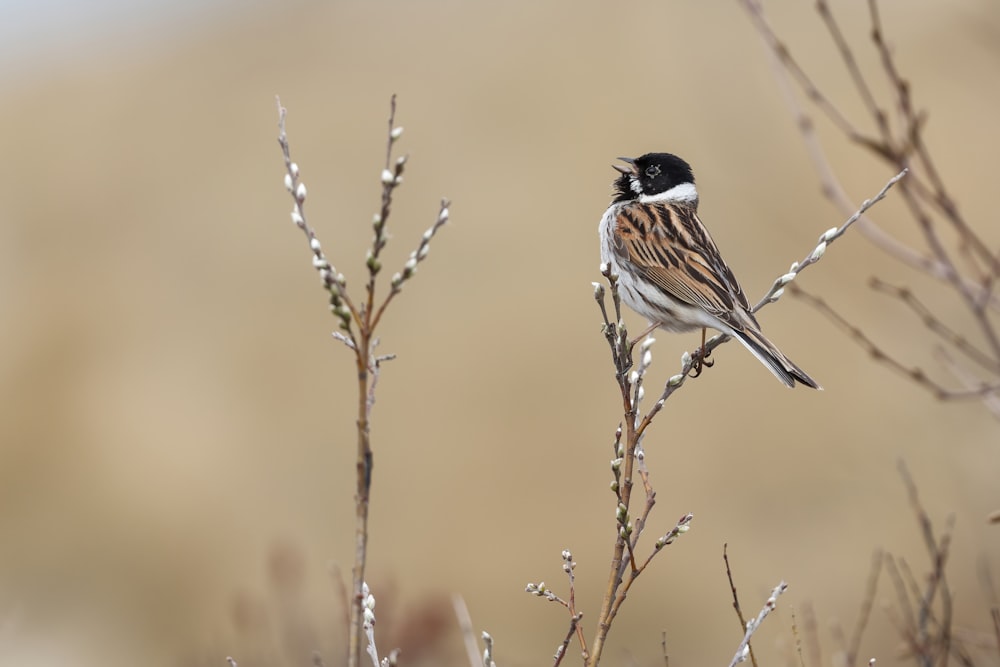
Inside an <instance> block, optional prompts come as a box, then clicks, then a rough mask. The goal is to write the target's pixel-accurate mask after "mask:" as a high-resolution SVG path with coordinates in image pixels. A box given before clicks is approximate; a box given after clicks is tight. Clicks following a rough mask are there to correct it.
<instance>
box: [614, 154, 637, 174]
mask: <svg viewBox="0 0 1000 667" xmlns="http://www.w3.org/2000/svg"><path fill="white" fill-rule="evenodd" d="M618 159H619V160H621V161H622V162H624V163H626V164H627V165H628V166H627V167H626V166H623V165H620V164H613V165H611V168H612V169H614V170H615V171H618V172H621V173H623V174H625V175H626V176H631V175H633V174H634V173H635V160H633V159H632V158H630V157H620V158H618Z"/></svg>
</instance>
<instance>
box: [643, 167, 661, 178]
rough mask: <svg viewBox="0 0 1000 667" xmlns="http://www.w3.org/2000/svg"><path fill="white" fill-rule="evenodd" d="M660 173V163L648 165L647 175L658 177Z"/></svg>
mask: <svg viewBox="0 0 1000 667" xmlns="http://www.w3.org/2000/svg"><path fill="white" fill-rule="evenodd" d="M659 175H660V167H659V165H655V164H651V165H649V166H648V167H646V176H649V177H650V178H656V177H657V176H659Z"/></svg>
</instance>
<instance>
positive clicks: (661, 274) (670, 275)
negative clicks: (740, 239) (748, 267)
mask: <svg viewBox="0 0 1000 667" xmlns="http://www.w3.org/2000/svg"><path fill="white" fill-rule="evenodd" d="M614 245H615V251H616V253H618V258H619V260H620V261H622V262H625V263H627V264H628V265H630V266H631V267H632V268H633V270H634V271H635V272H636V273H637V274H638V275H639V276H641V277H642V278H644V279H645V280H647V281H648V282H650V283H652V284H653V285H655V286H657V287H659V288H660V289H662V290H663V291H664V292H666V293H667V294H668V295H670V296H671V297H673V298H674V299H677V300H678V301H681V302H682V303H685V304H688V305H690V306H694V307H697V308H701V309H703V310H705V311H707V312H709V313H711V314H712V315H715V316H717V317H719V318H720V319H722V320H723V321H726V322H729V323H731V324H733V325H736V328H739V329H742V328H743V323H742V322H741V319H742V318H740V317H739V316H736V317H735V318H734V313H735V311H736V310H737V309H739V310H742V311H743V312H747V311H749V309H750V304H749V302H748V301H747V297H746V294H744V292H743V289H742V288H741V287H740V285H739V283H738V282H736V277H735V276H734V275H733V272H732V271H731V270H730V269H729V267H728V266H726V263H725V262H724V261H723V260H722V256H721V255H720V254H719V249H718V248H717V247H716V245H715V242H714V241H713V240H712V237H711V236H709V234H708V230H706V229H705V226H704V225H703V224H702V223H701V220H699V219H698V213H697V210H696V209H695V208H694V207H692V206H684V205H678V204H666V203H661V204H642V203H639V202H635V203H632V204H628V205H626V206H623V207H622V208H621V210H620V211H619V212H618V217H617V220H616V224H615V244H614Z"/></svg>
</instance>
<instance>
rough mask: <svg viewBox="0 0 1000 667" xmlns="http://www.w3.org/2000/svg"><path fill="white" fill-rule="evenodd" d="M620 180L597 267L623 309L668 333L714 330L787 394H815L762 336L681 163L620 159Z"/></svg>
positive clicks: (656, 156) (658, 156) (654, 156)
mask: <svg viewBox="0 0 1000 667" xmlns="http://www.w3.org/2000/svg"><path fill="white" fill-rule="evenodd" d="M618 159H619V160H621V161H622V162H624V163H625V164H624V165H614V168H615V169H616V170H617V171H619V172H621V176H619V177H618V178H617V180H615V183H614V188H615V192H614V199H613V200H612V202H611V206H609V207H608V210H607V211H605V212H604V217H603V218H601V225H600V235H601V261H602V262H605V263H606V264H608V265H609V266H610V268H611V272H612V273H615V274H617V275H618V290H619V293H620V295H621V299H622V301H624V302H625V304H626V305H627V306H628V307H629V308H631V309H632V310H634V311H635V312H637V313H639V314H640V315H642V316H643V317H645V318H646V319H648V320H649V322H650V326H651V327H652V328H657V327H659V328H662V329H666V330H668V331H692V330H696V329H701V330H702V341H703V342H704V331H705V329H706V328H712V329H717V330H719V331H721V332H723V333H724V334H727V335H729V336H731V337H733V338H735V339H736V340H738V341H740V342H741V343H743V345H744V346H746V348H747V349H748V350H750V352H751V353H753V355H754V356H755V357H757V359H758V360H760V362H761V363H762V364H764V365H765V366H767V368H768V369H769V370H770V371H771V372H772V373H774V375H775V377H777V378H778V379H779V380H781V381H782V382H783V383H785V385H786V386H788V387H794V386H795V383H796V382H800V383H802V384H804V385H806V386H807V387H812V388H814V389H819V388H820V387H819V385H818V384H816V381H815V380H813V379H812V378H811V377H809V376H808V375H806V373H805V372H804V371H803V370H802V369H801V368H799V367H798V366H796V365H795V364H794V363H792V362H791V361H790V360H789V359H788V357H786V356H785V355H784V354H782V353H781V351H780V350H779V349H778V348H777V347H775V346H774V345H773V344H772V343H771V341H769V340H768V339H767V338H765V337H764V334H763V333H761V330H760V325H759V324H758V323H757V319H756V318H755V317H754V316H753V313H751V312H750V302H749V301H748V300H747V296H746V293H744V292H743V288H742V287H740V284H739V283H738V282H736V276H734V275H733V272H732V271H731V270H730V269H729V267H728V266H726V263H725V261H723V259H722V256H721V255H720V254H719V249H718V248H717V247H716V245H715V241H713V240H712V237H711V236H710V235H709V233H708V230H707V229H705V225H703V224H702V222H701V220H700V219H699V218H698V190H697V189H695V186H694V174H693V173H692V172H691V167H690V165H688V163H687V162H685V161H684V160H682V159H681V158H679V157H677V156H676V155H672V154H670V153H647V154H646V155H643V156H642V157H638V158H635V159H631V158H618Z"/></svg>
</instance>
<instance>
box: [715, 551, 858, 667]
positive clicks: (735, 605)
mask: <svg viewBox="0 0 1000 667" xmlns="http://www.w3.org/2000/svg"><path fill="white" fill-rule="evenodd" d="M722 560H723V561H724V562H725V563H726V578H727V579H729V590H730V591H731V592H732V594H733V609H734V610H735V611H736V617H737V618H738V619H739V620H740V629H742V630H746V627H747V622H746V619H745V618H743V610H742V609H741V608H740V596H739V595H738V594H737V593H736V583H735V582H734V581H733V571H732V570H731V569H730V568H729V544H723V545H722ZM747 646H749V647H750V661H751V662H752V663H753V667H757V656H755V655H754V653H753V646H750V645H749V644H747ZM848 664H850V663H848Z"/></svg>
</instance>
